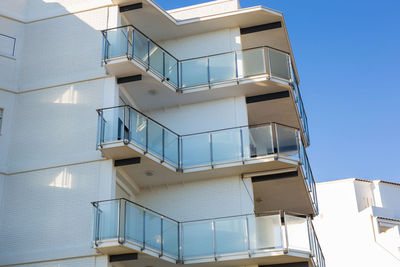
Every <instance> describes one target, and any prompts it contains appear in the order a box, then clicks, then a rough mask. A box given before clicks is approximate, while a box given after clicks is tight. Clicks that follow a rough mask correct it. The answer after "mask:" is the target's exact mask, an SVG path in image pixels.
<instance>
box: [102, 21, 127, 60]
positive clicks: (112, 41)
mask: <svg viewBox="0 0 400 267" xmlns="http://www.w3.org/2000/svg"><path fill="white" fill-rule="evenodd" d="M128 34H129V31H128V28H120V29H115V30H108V31H107V35H106V36H107V40H106V44H105V45H106V49H107V50H106V51H107V55H106V58H108V59H109V58H114V57H121V56H125V55H126V54H127V53H128V49H129V46H130V45H131V44H130V43H129V42H128V38H129V35H128Z"/></svg>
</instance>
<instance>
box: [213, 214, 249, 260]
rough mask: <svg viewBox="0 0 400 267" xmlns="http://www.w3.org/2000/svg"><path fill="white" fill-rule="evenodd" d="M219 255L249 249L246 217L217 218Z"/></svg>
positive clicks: (217, 249) (217, 248)
mask: <svg viewBox="0 0 400 267" xmlns="http://www.w3.org/2000/svg"><path fill="white" fill-rule="evenodd" d="M215 238H216V240H215V243H216V252H217V255H221V254H226V253H235V252H244V251H247V250H248V243H247V235H246V217H239V218H229V219H219V220H215Z"/></svg>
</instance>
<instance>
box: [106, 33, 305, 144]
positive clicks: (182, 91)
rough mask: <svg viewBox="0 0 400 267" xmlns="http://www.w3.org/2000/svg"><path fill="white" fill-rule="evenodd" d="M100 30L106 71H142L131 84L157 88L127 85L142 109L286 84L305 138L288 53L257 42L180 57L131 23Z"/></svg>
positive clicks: (260, 91) (120, 73) (256, 92)
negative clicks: (253, 45) (236, 48)
mask: <svg viewBox="0 0 400 267" xmlns="http://www.w3.org/2000/svg"><path fill="white" fill-rule="evenodd" d="M103 36H104V45H103V46H104V53H103V62H104V64H105V67H106V69H107V70H108V72H109V73H110V74H112V75H115V76H117V77H123V76H130V75H139V74H141V75H142V76H143V80H141V81H139V82H138V83H135V84H136V85H140V87H143V88H154V89H153V92H157V96H156V97H155V96H154V94H150V95H152V96H149V94H144V93H143V91H142V92H141V91H140V90H131V93H132V95H133V96H134V98H135V99H137V100H138V101H137V102H138V103H139V105H140V103H146V106H143V107H141V110H146V109H157V108H164V107H168V106H176V105H178V104H189V103H195V102H199V101H207V100H212V99H218V98H222V97H229V96H243V95H244V96H254V95H260V94H267V93H274V92H280V91H283V90H289V92H290V95H291V97H292V99H293V103H294V106H293V109H294V113H293V116H294V118H290V119H291V120H293V121H297V125H298V128H302V129H303V131H304V132H303V134H304V143H305V144H306V145H308V144H309V132H308V124H307V116H306V114H305V110H304V106H303V102H302V98H301V95H300V92H299V88H298V84H297V79H296V75H295V74H294V71H293V66H292V63H291V58H290V55H289V54H287V53H285V52H283V51H280V50H277V49H274V48H271V47H257V48H250V49H246V50H240V51H232V52H228V53H222V54H216V55H209V56H204V57H198V58H190V59H185V60H179V59H177V58H176V57H174V56H173V55H172V54H170V53H169V52H167V51H166V50H165V49H163V48H162V47H160V46H159V45H157V44H156V43H155V42H153V41H152V40H151V39H149V38H148V37H147V36H146V35H144V34H143V33H142V32H140V31H139V30H137V29H136V28H134V27H133V26H131V25H129V26H122V27H118V28H113V29H108V30H105V31H103ZM163 87H164V88H163ZM166 88H169V90H166ZM217 88H218V91H216V92H214V93H211V94H210V93H209V92H208V91H209V89H217ZM176 92H178V94H176ZM189 93H191V94H189ZM149 98H150V99H149Z"/></svg>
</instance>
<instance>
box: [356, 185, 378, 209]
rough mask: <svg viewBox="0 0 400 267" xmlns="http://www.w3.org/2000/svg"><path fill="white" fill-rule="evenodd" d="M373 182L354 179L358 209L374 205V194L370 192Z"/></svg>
mask: <svg viewBox="0 0 400 267" xmlns="http://www.w3.org/2000/svg"><path fill="white" fill-rule="evenodd" d="M372 187H373V184H371V183H370V182H363V181H355V183H354V189H355V194H356V199H357V207H358V211H362V210H364V209H365V208H368V207H371V206H375V200H374V194H373V192H372Z"/></svg>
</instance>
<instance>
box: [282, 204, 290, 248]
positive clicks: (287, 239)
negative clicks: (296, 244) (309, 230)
mask: <svg viewBox="0 0 400 267" xmlns="http://www.w3.org/2000/svg"><path fill="white" fill-rule="evenodd" d="M283 223H284V225H285V238H286V251H287V252H289V236H288V229H287V222H286V212H285V211H283Z"/></svg>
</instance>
